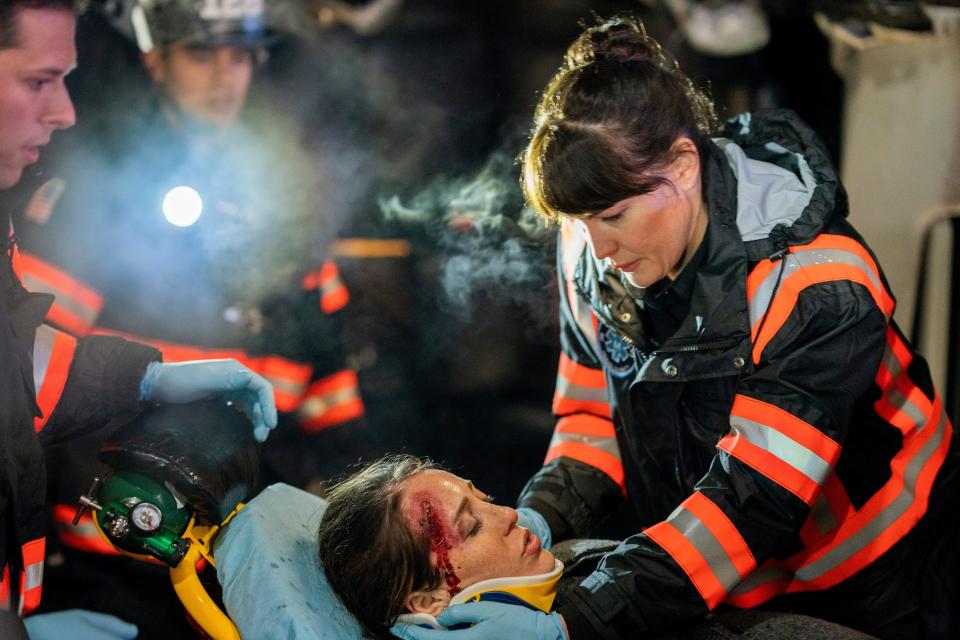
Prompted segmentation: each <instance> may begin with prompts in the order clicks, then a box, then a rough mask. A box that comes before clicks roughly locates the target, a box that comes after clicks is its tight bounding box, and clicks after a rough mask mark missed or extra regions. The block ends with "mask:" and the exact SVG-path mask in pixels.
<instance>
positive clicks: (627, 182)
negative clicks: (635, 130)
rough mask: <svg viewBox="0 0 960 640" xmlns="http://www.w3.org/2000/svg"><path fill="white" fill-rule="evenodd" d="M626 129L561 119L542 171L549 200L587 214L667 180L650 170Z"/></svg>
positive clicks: (570, 211) (568, 211) (561, 207)
mask: <svg viewBox="0 0 960 640" xmlns="http://www.w3.org/2000/svg"><path fill="white" fill-rule="evenodd" d="M619 134H620V132H619V131H616V130H614V129H612V128H609V127H600V126H595V125H584V124H582V123H578V122H576V121H571V120H562V121H560V122H558V123H557V127H556V130H555V131H554V132H553V136H552V139H551V141H550V144H549V145H548V146H547V148H546V149H545V153H544V156H545V157H544V159H543V166H542V169H541V170H542V175H543V192H544V196H545V197H546V199H547V201H548V202H549V203H550V204H551V205H552V206H553V207H554V208H555V209H556V210H557V211H559V212H562V213H563V214H564V215H569V216H575V217H583V216H587V215H592V214H596V213H599V212H600V211H603V210H604V209H607V208H609V207H611V206H613V205H614V204H616V203H617V202H619V201H621V200H624V199H626V198H630V197H633V196H638V195H643V194H645V193H650V192H651V191H653V190H654V189H656V188H657V187H659V186H661V185H663V184H665V183H666V182H667V180H666V179H665V178H663V177H661V176H658V175H653V174H648V173H644V172H643V171H644V169H646V167H642V166H637V164H638V162H637V160H638V158H637V157H636V155H635V154H633V153H631V152H630V150H629V149H628V148H627V141H626V140H625V138H624V137H623V136H622V135H619Z"/></svg>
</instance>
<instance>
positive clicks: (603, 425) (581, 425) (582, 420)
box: [555, 413, 619, 457]
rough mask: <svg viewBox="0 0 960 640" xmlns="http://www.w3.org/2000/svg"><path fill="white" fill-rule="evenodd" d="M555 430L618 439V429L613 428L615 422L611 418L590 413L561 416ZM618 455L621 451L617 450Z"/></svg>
mask: <svg viewBox="0 0 960 640" xmlns="http://www.w3.org/2000/svg"><path fill="white" fill-rule="evenodd" d="M555 430H556V431H557V432H559V433H571V434H581V435H587V436H599V437H602V438H611V439H613V440H614V441H616V438H617V433H616V430H615V429H614V428H613V423H612V422H611V421H610V419H609V418H601V417H598V416H592V415H590V414H588V413H582V414H579V415H574V416H566V417H563V418H560V420H558V421H557V426H556V427H555ZM617 456H618V457H619V451H618V452H617Z"/></svg>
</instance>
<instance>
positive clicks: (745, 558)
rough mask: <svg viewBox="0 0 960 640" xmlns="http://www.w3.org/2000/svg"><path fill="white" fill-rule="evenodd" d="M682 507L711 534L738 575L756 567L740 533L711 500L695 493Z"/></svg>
mask: <svg viewBox="0 0 960 640" xmlns="http://www.w3.org/2000/svg"><path fill="white" fill-rule="evenodd" d="M683 506H684V507H685V508H686V509H687V510H688V511H690V513H692V514H693V515H695V516H696V517H697V518H698V519H699V520H700V522H702V523H703V524H704V525H706V527H707V528H708V529H709V530H710V532H711V533H713V535H714V537H715V538H716V539H717V542H719V543H720V546H721V547H723V550H724V552H725V553H726V554H727V557H728V558H730V561H731V562H732V563H733V566H734V567H735V568H736V569H737V573H738V574H739V575H741V576H745V575H747V574H748V573H750V572H751V571H753V570H754V569H755V568H756V567H757V561H756V560H754V558H753V552H752V551H750V547H749V546H747V543H746V541H745V540H744V539H743V536H742V535H740V531H739V530H738V529H737V527H736V526H734V524H733V522H731V521H730V518H728V517H727V514H725V513H724V512H723V510H722V509H721V508H720V507H718V506H717V505H716V504H715V503H714V502H713V501H712V500H710V499H709V498H708V497H706V496H705V495H703V494H702V493H700V492H699V491H697V492H696V493H694V494H693V495H692V496H690V497H689V498H687V500H686V501H685V502H684V503H683Z"/></svg>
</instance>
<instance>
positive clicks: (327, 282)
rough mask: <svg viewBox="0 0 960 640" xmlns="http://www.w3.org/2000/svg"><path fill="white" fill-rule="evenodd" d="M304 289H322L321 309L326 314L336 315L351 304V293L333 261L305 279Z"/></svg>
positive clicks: (328, 261) (329, 261)
mask: <svg viewBox="0 0 960 640" xmlns="http://www.w3.org/2000/svg"><path fill="white" fill-rule="evenodd" d="M303 288H304V289H307V290H310V289H320V308H321V309H322V310H323V312H324V313H335V312H337V311H339V310H340V309H342V308H343V307H345V306H346V305H347V303H348V302H350V293H349V291H347V288H346V287H345V286H344V285H343V282H342V281H341V280H340V272H339V271H338V270H337V265H336V264H335V263H334V262H333V261H332V260H327V261H326V262H324V263H323V266H322V267H321V268H320V269H319V270H318V271H314V272H313V273H309V274H307V275H306V276H305V277H304V278H303Z"/></svg>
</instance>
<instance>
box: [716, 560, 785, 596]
mask: <svg viewBox="0 0 960 640" xmlns="http://www.w3.org/2000/svg"><path fill="white" fill-rule="evenodd" d="M792 577H793V576H792V575H791V574H790V572H789V571H787V570H786V569H781V568H780V567H772V566H764V567H760V568H758V569H757V570H756V571H754V572H753V573H751V574H750V575H748V576H746V577H745V578H744V579H743V580H741V581H740V584H738V585H737V586H736V587H735V588H734V589H733V591H731V594H732V595H742V594H745V593H750V592H751V591H753V590H754V589H756V588H757V587H762V586H763V585H765V584H767V583H769V582H776V581H787V582H789V581H790V579H791V578H792Z"/></svg>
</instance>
